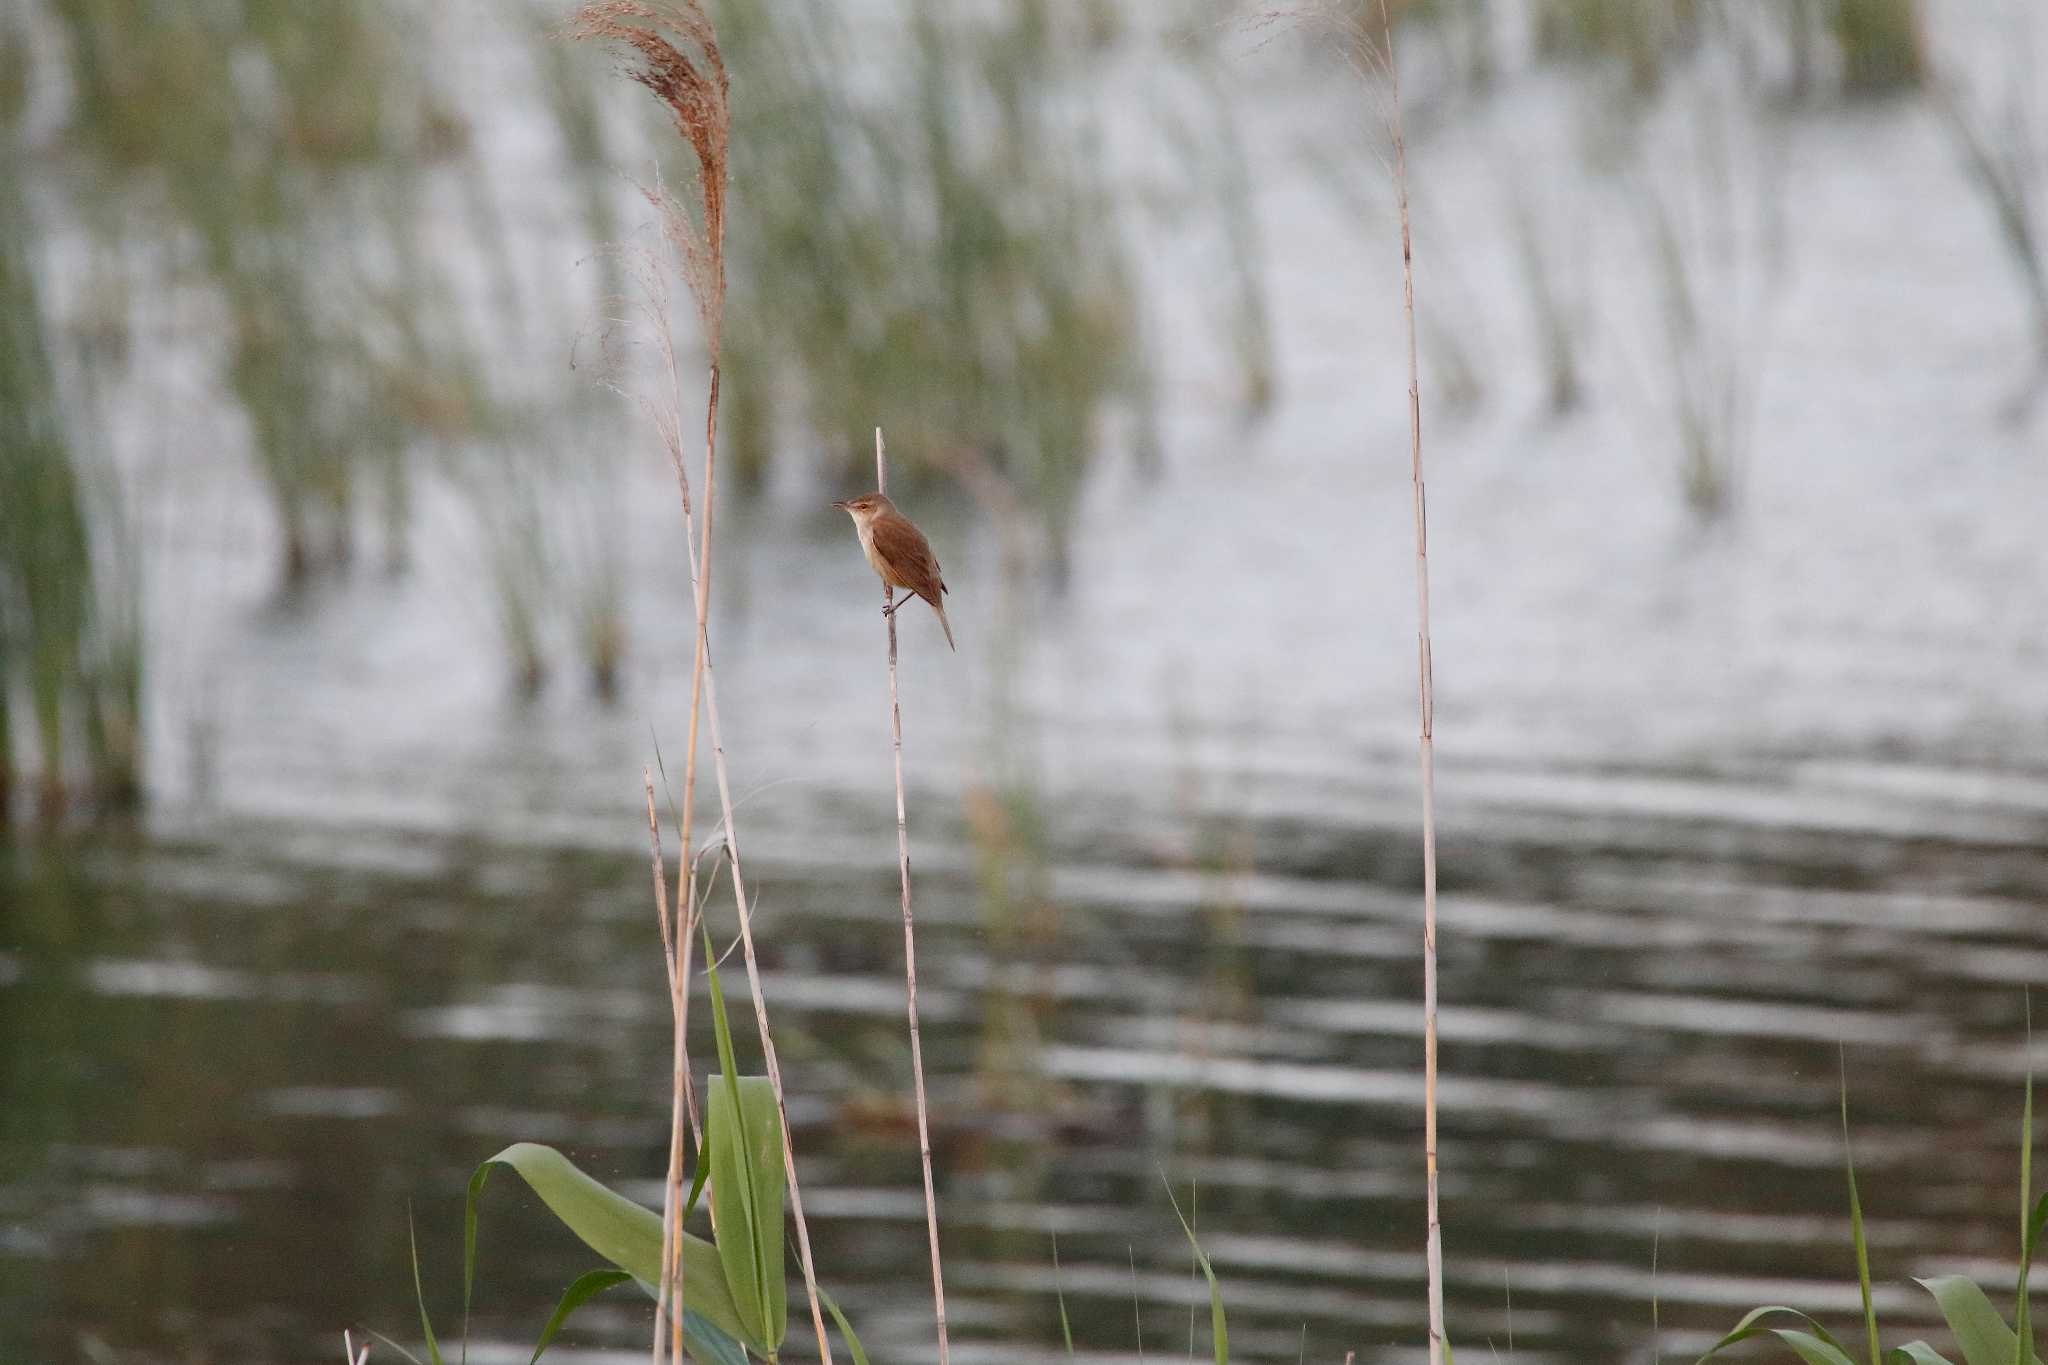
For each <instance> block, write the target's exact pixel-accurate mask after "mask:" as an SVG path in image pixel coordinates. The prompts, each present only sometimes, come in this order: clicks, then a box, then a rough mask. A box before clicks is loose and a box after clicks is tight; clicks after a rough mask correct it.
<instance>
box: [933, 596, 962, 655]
mask: <svg viewBox="0 0 2048 1365" xmlns="http://www.w3.org/2000/svg"><path fill="white" fill-rule="evenodd" d="M932 610H933V611H935V612H937V613H938V614H939V629H940V630H943V631H945V632H946V648H948V649H950V650H952V651H953V652H954V653H955V654H958V653H959V652H960V646H958V645H956V644H954V643H953V623H952V622H950V621H948V620H947V619H946V608H945V607H944V605H942V604H941V603H938V602H934V603H932Z"/></svg>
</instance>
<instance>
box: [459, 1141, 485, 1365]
mask: <svg viewBox="0 0 2048 1365" xmlns="http://www.w3.org/2000/svg"><path fill="white" fill-rule="evenodd" d="M490 1178H491V1167H490V1165H489V1163H485V1164H484V1165H482V1166H479V1167H477V1168H476V1169H475V1170H473V1171H471V1172H470V1173H469V1192H468V1193H467V1194H466V1195H464V1196H463V1200H462V1365H469V1304H470V1296H471V1294H472V1293H473V1292H474V1291H475V1289H476V1201H477V1200H478V1199H479V1198H480V1197H482V1195H483V1192H484V1182H485V1181H487V1180H489V1179H490Z"/></svg>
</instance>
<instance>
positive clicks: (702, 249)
mask: <svg viewBox="0 0 2048 1365" xmlns="http://www.w3.org/2000/svg"><path fill="white" fill-rule="evenodd" d="M660 28H667V29H669V30H671V31H673V32H675V33H677V34H679V35H680V36H681V37H682V38H683V39H684V40H685V41H686V42H687V43H688V44H689V45H690V46H693V47H694V48H696V49H697V52H698V60H695V61H693V60H692V59H691V58H690V56H688V55H687V54H686V53H685V52H684V51H683V50H682V49H680V48H678V47H677V46H676V45H675V44H674V43H672V42H671V41H670V40H669V39H668V38H667V37H665V36H664V35H663V34H662V33H661V32H660V31H659V30H660ZM569 33H570V35H571V36H572V37H576V38H600V39H608V40H612V41H615V42H620V43H623V44H625V45H626V46H627V47H629V48H631V49H632V50H633V51H634V52H636V53H637V54H639V57H640V59H641V64H640V65H638V66H632V67H629V68H628V74H629V75H630V76H631V77H632V79H634V80H636V81H638V82H639V83H640V84H642V85H644V86H646V87H647V89H648V90H650V91H651V92H652V93H653V94H654V96H655V97H656V98H657V99H659V100H660V101H661V102H662V103H663V104H665V105H667V106H668V108H669V111H670V114H671V115H672V117H673V119H674V122H675V126H676V130H677V132H678V133H680V134H681V136H682V137H683V138H684V140H685V141H687V142H688V143H689V144H690V146H691V148H692V149H693V150H694V151H695V153H696V156H697V167H698V189H699V194H700V207H701V221H699V220H698V219H695V218H692V216H691V215H690V213H689V210H688V209H687V208H686V207H685V206H684V205H682V204H681V203H680V202H679V201H677V200H676V199H675V198H673V197H672V196H670V195H668V194H666V193H664V192H661V191H659V190H650V191H647V197H648V199H649V201H650V202H651V203H653V204H654V206H655V207H656V209H657V211H658V212H659V215H660V221H661V228H662V234H663V236H664V238H665V239H666V240H667V242H668V244H669V247H670V250H671V252H672V254H673V255H674V256H675V257H676V258H677V260H678V262H679V265H680V269H681V273H682V274H683V277H684V279H685V281H686V283H688V285H689V286H690V291H691V293H692V295H693V296H694V297H695V299H696V301H697V308H698V313H699V315H700V317H701V319H702V322H703V326H704V339H705V349H706V352H707V354H708V356H709V361H710V366H709V368H710V383H709V389H708V392H707V395H706V399H705V408H704V529H703V534H702V536H701V537H699V535H698V533H697V527H696V519H695V516H694V509H693V506H692V500H691V496H690V481H689V475H688V473H687V471H686V470H685V467H684V462H683V450H682V403H681V381H680V370H679V367H678V365H677V364H676V357H675V345H674V339H673V336H672V335H671V334H670V331H669V327H668V309H667V291H666V289H665V288H664V287H663V286H662V284H661V277H660V272H659V270H658V269H651V270H650V271H649V272H648V277H649V278H648V279H647V280H646V281H645V283H646V284H647V286H648V290H647V292H648V300H647V306H648V312H649V320H650V323H651V324H652V327H651V330H652V332H653V334H654V335H655V337H656V338H657V339H658V342H659V345H660V348H661V353H662V357H663V360H664V362H665V364H666V366H667V369H668V378H669V390H670V399H669V406H668V408H667V410H666V411H663V410H662V409H661V408H660V407H659V406H658V405H654V404H651V403H644V402H643V406H645V407H647V408H648V410H649V411H650V415H651V416H652V417H653V418H654V422H655V427H656V430H657V432H658V433H659V434H660V436H661V438H662V442H663V444H664V446H665V447H666V448H667V450H668V453H669V457H670V461H671V463H672V464H673V465H674V468H675V474H676V485H677V489H678V491H679V493H680V495H681V499H682V509H683V528H684V549H685V558H686V561H687V562H688V563H689V566H690V587H691V592H692V595H693V597H694V600H695V608H696V618H697V619H696V635H695V641H694V647H693V650H692V656H693V657H692V663H691V669H690V730H689V748H688V750H687V758H686V760H685V766H684V777H683V798H682V813H681V818H680V824H681V827H682V828H681V834H682V852H681V860H682V863H681V868H680V870H679V872H678V883H677V890H676V915H677V920H676V921H675V925H674V931H673V932H670V931H669V930H668V929H667V927H666V926H668V925H669V923H670V921H669V917H668V914H667V912H666V910H665V909H664V908H663V907H661V906H660V905H659V903H657V910H659V911H660V912H661V914H662V922H663V924H664V926H665V929H664V940H665V944H666V945H667V946H666V947H665V950H664V951H665V953H666V954H667V955H668V956H669V958H670V961H671V963H672V969H671V975H670V1007H671V1010H672V1011H673V1014H674V1016H675V1021H676V1022H675V1033H674V1049H675V1077H674V1088H675V1090H676V1091H677V1093H678V1095H679V1096H680V1095H686V1094H687V1093H688V1087H689V1075H688V1059H687V1054H686V1053H685V1052H684V1050H683V1044H684V1025H685V1020H686V1017H687V1005H688V998H687V997H688V990H689V975H688V966H687V963H688V960H689V959H688V956H687V954H688V952H689V946H688V945H689V942H690V939H689V933H690V928H691V926H692V925H693V924H694V923H695V920H696V917H697V914H698V908H697V896H696V879H695V878H694V877H693V876H692V875H691V870H690V869H691V862H690V848H691V831H692V825H693V820H694V814H695V796H696V767H697V743H698V733H699V716H700V712H701V713H706V714H708V718H709V721H710V730H711V745H712V757H713V764H714V767H715V770H716V772H717V776H718V797H719V805H720V808H721V812H722V814H723V816H724V831H723V834H724V843H725V847H726V852H727V855H728V857H729V858H730V860H731V866H732V884H733V897H734V900H735V902H736V903H737V906H738V912H739V923H740V941H741V944H742V945H743V947H744V949H745V955H746V966H747V984H748V987H749V989H750V991H751V993H752V995H753V1001H754V1018H755V1022H756V1024H757V1026H758V1029H759V1033H760V1039H761V1051H762V1055H763V1057H764V1059H765V1061H766V1064H767V1070H768V1079H769V1083H770V1085H771V1086H772V1088H773V1090H774V1093H775V1105H776V1110H777V1112H778V1114H779V1116H780V1119H781V1124H782V1152H783V1167H784V1173H785V1176H786V1177H787V1180H788V1183H789V1198H790V1207H791V1211H792V1213H793V1215H794V1217H795V1221H796V1230H797V1247H798V1250H799V1253H800V1257H799V1259H800V1260H801V1262H802V1266H803V1273H804V1289H805V1292H806V1294H807V1296H808V1298H809V1300H810V1308H811V1324H812V1327H813V1329H814V1330H815V1331H816V1333H817V1338H818V1355H819V1358H820V1360H821V1361H822V1362H824V1365H831V1360H832V1348H831V1344H830V1341H829V1340H828V1339H827V1337H826V1334H825V1317H824V1312H823V1310H822V1308H821V1306H820V1304H819V1299H818V1285H817V1276H816V1272H815V1270H814V1268H813V1265H812V1259H811V1240H810V1229H809V1226H808V1225H807V1223H806V1222H805V1219H804V1211H803V1195H802V1192H801V1189H800V1187H799V1185H798V1182H797V1174H796V1151H795V1146H794V1144H793V1143H792V1141H791V1138H790V1130H789V1108H788V1104H787V1102H786V1100H785V1097H784V1092H783V1086H782V1069H781V1066H780V1064H779V1063H778V1061H777V1059H776V1055H775V1041H774V1038H773V1036H772V1035H771V1034H770V1033H769V1029H768V1010H767V1003H766V1001H765V1000H764V998H763V996H762V994H761V976H760V968H759V966H758V963H757V961H756V958H755V953H754V938H753V919H752V915H751V913H750V912H749V909H748V905H747V896H746V883H745V879H744V875H743V872H742V869H741V865H740V854H739V840H738V834H737V832H736V829H735V826H734V822H733V805H732V790H731V782H730V780H729V778H728V776H727V772H726V763H725V747H724V743H723V740H722V739H721V737H720V733H719V724H718V693H717V685H716V681H715V675H714V674H713V671H712V667H711V649H710V635H709V615H710V610H709V608H710V592H711V537H712V522H713V516H712V511H713V506H714V499H715V495H716V477H717V468H718V463H717V450H718V397H719V370H718V363H719V353H720V342H721V339H722V336H723V330H724V314H725V255H724V252H725V189H726V153H727V149H728V148H729V146H730V143H731V111H730V102H729V90H728V83H727V80H726V72H725V63H724V59H723V57H722V56H721V55H720V52H719V48H718V42H717V35H716V34H715V32H714V31H713V28H712V24H711V20H710V18H709V16H708V15H706V14H705V12H704V10H703V7H702V5H701V4H700V3H699V0H660V2H658V3H657V2H656V0H591V2H590V3H586V4H584V5H582V6H581V7H580V8H578V9H577V10H576V12H575V14H574V15H573V16H572V18H571V21H570V26H569ZM650 804H651V793H650ZM657 856H658V853H657ZM657 880H659V877H657ZM678 939H680V940H681V942H680V943H678V942H677V940H678ZM679 954H680V955H679ZM682 1107H683V1106H682V1104H681V1103H680V1101H679V1100H678V1101H676V1102H673V1103H672V1105H671V1124H670V1136H669V1179H668V1193H667V1199H666V1203H667V1208H666V1209H665V1211H664V1218H663V1223H664V1228H663V1243H664V1246H665V1248H666V1251H665V1253H664V1259H663V1263H662V1284H661V1286H660V1287H659V1288H658V1289H657V1295H658V1298H659V1301H660V1302H661V1303H663V1304H666V1305H667V1306H668V1307H669V1308H670V1310H671V1311H670V1312H669V1319H670V1325H671V1326H670V1330H671V1337H670V1357H671V1359H672V1360H674V1361H676V1362H680V1361H681V1360H682V1358H683V1339H682V1338H683V1329H682V1316H683V1315H682V1312H681V1311H680V1309H681V1304H682V1256H681V1249H682V1237H681V1231H682V1230H681V1227H680V1226H679V1223H680V1219H681V1215H682V1207H681V1175H682V1124H681V1123H680V1121H679V1118H680V1115H679V1112H678V1111H679V1110H680V1109H681V1108H682ZM659 1322H660V1317H659V1314H658V1313H657V1317H656V1335H655V1345H654V1350H653V1354H654V1360H655V1361H656V1363H657V1365H659V1362H660V1360H661V1337H660V1327H659Z"/></svg>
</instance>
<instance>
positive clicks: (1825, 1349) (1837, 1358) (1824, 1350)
mask: <svg viewBox="0 0 2048 1365" xmlns="http://www.w3.org/2000/svg"><path fill="white" fill-rule="evenodd" d="M1771 1335H1772V1336H1774V1337H1776V1338H1777V1339H1778V1340H1780V1341H1782V1342H1784V1343H1785V1344H1786V1345H1787V1346H1790V1347H1791V1348H1792V1352H1793V1354H1795V1355H1797V1356H1798V1357H1799V1358H1800V1359H1801V1360H1803V1361H1805V1362H1806V1365H1856V1362H1855V1361H1853V1360H1851V1359H1850V1358H1849V1357H1848V1355H1847V1354H1846V1353H1844V1352H1843V1350H1842V1348H1841V1347H1839V1346H1830V1345H1829V1344H1828V1343H1827V1342H1825V1341H1822V1340H1821V1339H1820V1338H1819V1337H1817V1336H1815V1335H1814V1334H1813V1333H1811V1332H1802V1331H1800V1330H1799V1329H1798V1328H1796V1327H1773V1328H1772V1329H1771Z"/></svg>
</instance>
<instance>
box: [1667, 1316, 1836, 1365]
mask: <svg viewBox="0 0 2048 1365" xmlns="http://www.w3.org/2000/svg"><path fill="white" fill-rule="evenodd" d="M1777 1313H1782V1314H1784V1315H1785V1316H1787V1317H1793V1318H1797V1319H1799V1320H1800V1321H1801V1322H1803V1323H1805V1324H1806V1326H1807V1327H1809V1328H1811V1329H1813V1335H1814V1336H1815V1337H1817V1338H1818V1339H1819V1340H1820V1341H1821V1342H1822V1343H1823V1344H1825V1345H1828V1346H1832V1347H1834V1348H1835V1350H1837V1351H1839V1352H1841V1354H1842V1355H1844V1356H1847V1355H1848V1354H1849V1353H1848V1352H1847V1351H1843V1350H1842V1343H1841V1342H1839V1341H1836V1340H1835V1339H1834V1337H1832V1336H1830V1335H1829V1334H1828V1329H1827V1328H1825V1327H1823V1326H1821V1325H1820V1324H1819V1323H1818V1322H1816V1321H1815V1320H1814V1319H1813V1318H1811V1317H1809V1316H1807V1315H1806V1314H1805V1313H1802V1312H1800V1311H1799V1310H1798V1309H1797V1308H1787V1307H1785V1306H1784V1305H1783V1304H1766V1305H1765V1306H1764V1307H1762V1308H1752V1309H1750V1310H1749V1312H1747V1313H1745V1314H1744V1315H1743V1318H1742V1321H1740V1322H1738V1323H1736V1324H1735V1327H1734V1329H1733V1330H1731V1331H1730V1332H1729V1333H1728V1335H1727V1336H1725V1337H1722V1338H1721V1339H1720V1340H1719V1341H1717V1342H1715V1343H1714V1346H1713V1349H1712V1350H1710V1351H1708V1352H1707V1353H1706V1354H1705V1355H1703V1356H1701V1357H1700V1360H1702V1361H1706V1360H1711V1359H1713V1358H1714V1357H1715V1356H1717V1355H1719V1354H1720V1353H1721V1352H1722V1351H1725V1350H1727V1349H1728V1348H1729V1347H1730V1346H1733V1345H1734V1344H1735V1343H1736V1342H1738V1341H1747V1340H1749V1339H1750V1338H1751V1337H1756V1336H1762V1335H1763V1334H1764V1333H1766V1332H1777V1331H1780V1330H1782V1329H1780V1328H1775V1327H1770V1326H1767V1325H1766V1324H1765V1323H1764V1319H1765V1318H1768V1317H1770V1316H1771V1315H1773V1314H1777Z"/></svg>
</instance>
